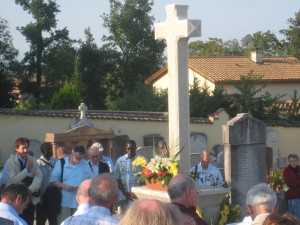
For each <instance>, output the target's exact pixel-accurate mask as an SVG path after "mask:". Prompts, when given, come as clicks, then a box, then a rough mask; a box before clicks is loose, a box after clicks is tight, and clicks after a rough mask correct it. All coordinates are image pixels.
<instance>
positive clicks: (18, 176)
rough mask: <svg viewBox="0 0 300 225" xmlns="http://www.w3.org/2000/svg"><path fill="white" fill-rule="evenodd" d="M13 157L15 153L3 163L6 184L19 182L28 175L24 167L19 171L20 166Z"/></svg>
mask: <svg viewBox="0 0 300 225" xmlns="http://www.w3.org/2000/svg"><path fill="white" fill-rule="evenodd" d="M15 157H16V156H15V155H14V156H12V157H11V158H10V159H8V160H7V162H6V164H5V165H6V168H7V176H8V181H7V184H6V185H9V184H12V183H21V182H22V180H24V178H25V177H27V176H28V175H29V173H28V171H27V169H26V168H25V169H23V170H22V171H20V166H19V165H18V164H17V163H18V162H16V161H15Z"/></svg>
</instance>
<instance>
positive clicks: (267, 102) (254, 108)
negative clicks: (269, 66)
mask: <svg viewBox="0 0 300 225" xmlns="http://www.w3.org/2000/svg"><path fill="white" fill-rule="evenodd" d="M232 85H233V86H234V87H235V88H236V89H237V90H238V91H239V93H235V94H232V95H231V99H232V103H233V104H232V106H231V109H233V110H232V111H231V114H233V115H236V114H237V113H251V114H252V115H253V116H254V117H256V118H258V119H262V120H265V119H277V118H278V114H277V111H273V106H274V103H275V102H276V101H278V100H279V99H280V98H281V97H282V96H280V95H276V96H274V97H272V96H271V95H270V93H268V92H266V93H264V94H262V95H259V93H261V92H262V90H263V89H264V88H265V87H266V86H267V84H266V83H264V82H262V76H260V75H257V74H255V73H254V72H253V71H250V72H249V73H248V74H247V75H244V76H240V81H235V82H232Z"/></svg>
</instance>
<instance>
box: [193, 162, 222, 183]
mask: <svg viewBox="0 0 300 225" xmlns="http://www.w3.org/2000/svg"><path fill="white" fill-rule="evenodd" d="M196 166H197V175H196V181H197V183H198V184H206V185H209V186H210V187H220V186H221V185H222V184H223V177H222V174H221V172H220V170H219V169H218V168H217V167H215V166H213V165H211V164H209V165H208V167H207V168H206V169H204V168H203V167H202V165H201V163H200V164H198V165H196ZM196 166H193V167H192V168H191V175H192V176H194V173H195V169H196Z"/></svg>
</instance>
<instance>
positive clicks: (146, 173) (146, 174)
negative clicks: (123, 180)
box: [143, 170, 152, 177]
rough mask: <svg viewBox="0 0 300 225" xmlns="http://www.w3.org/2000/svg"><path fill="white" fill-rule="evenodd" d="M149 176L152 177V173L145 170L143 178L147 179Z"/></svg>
mask: <svg viewBox="0 0 300 225" xmlns="http://www.w3.org/2000/svg"><path fill="white" fill-rule="evenodd" d="M150 175H152V171H151V170H146V171H144V172H143V176H144V177H148V176H150Z"/></svg>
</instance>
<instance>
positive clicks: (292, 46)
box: [280, 10, 300, 59]
mask: <svg viewBox="0 0 300 225" xmlns="http://www.w3.org/2000/svg"><path fill="white" fill-rule="evenodd" d="M288 23H289V28H288V29H282V30H280V33H282V34H284V35H285V36H286V39H287V42H285V43H284V44H285V45H286V47H287V54H289V55H293V56H295V57H296V58H297V59H300V10H299V11H298V12H297V13H295V18H290V19H288Z"/></svg>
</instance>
